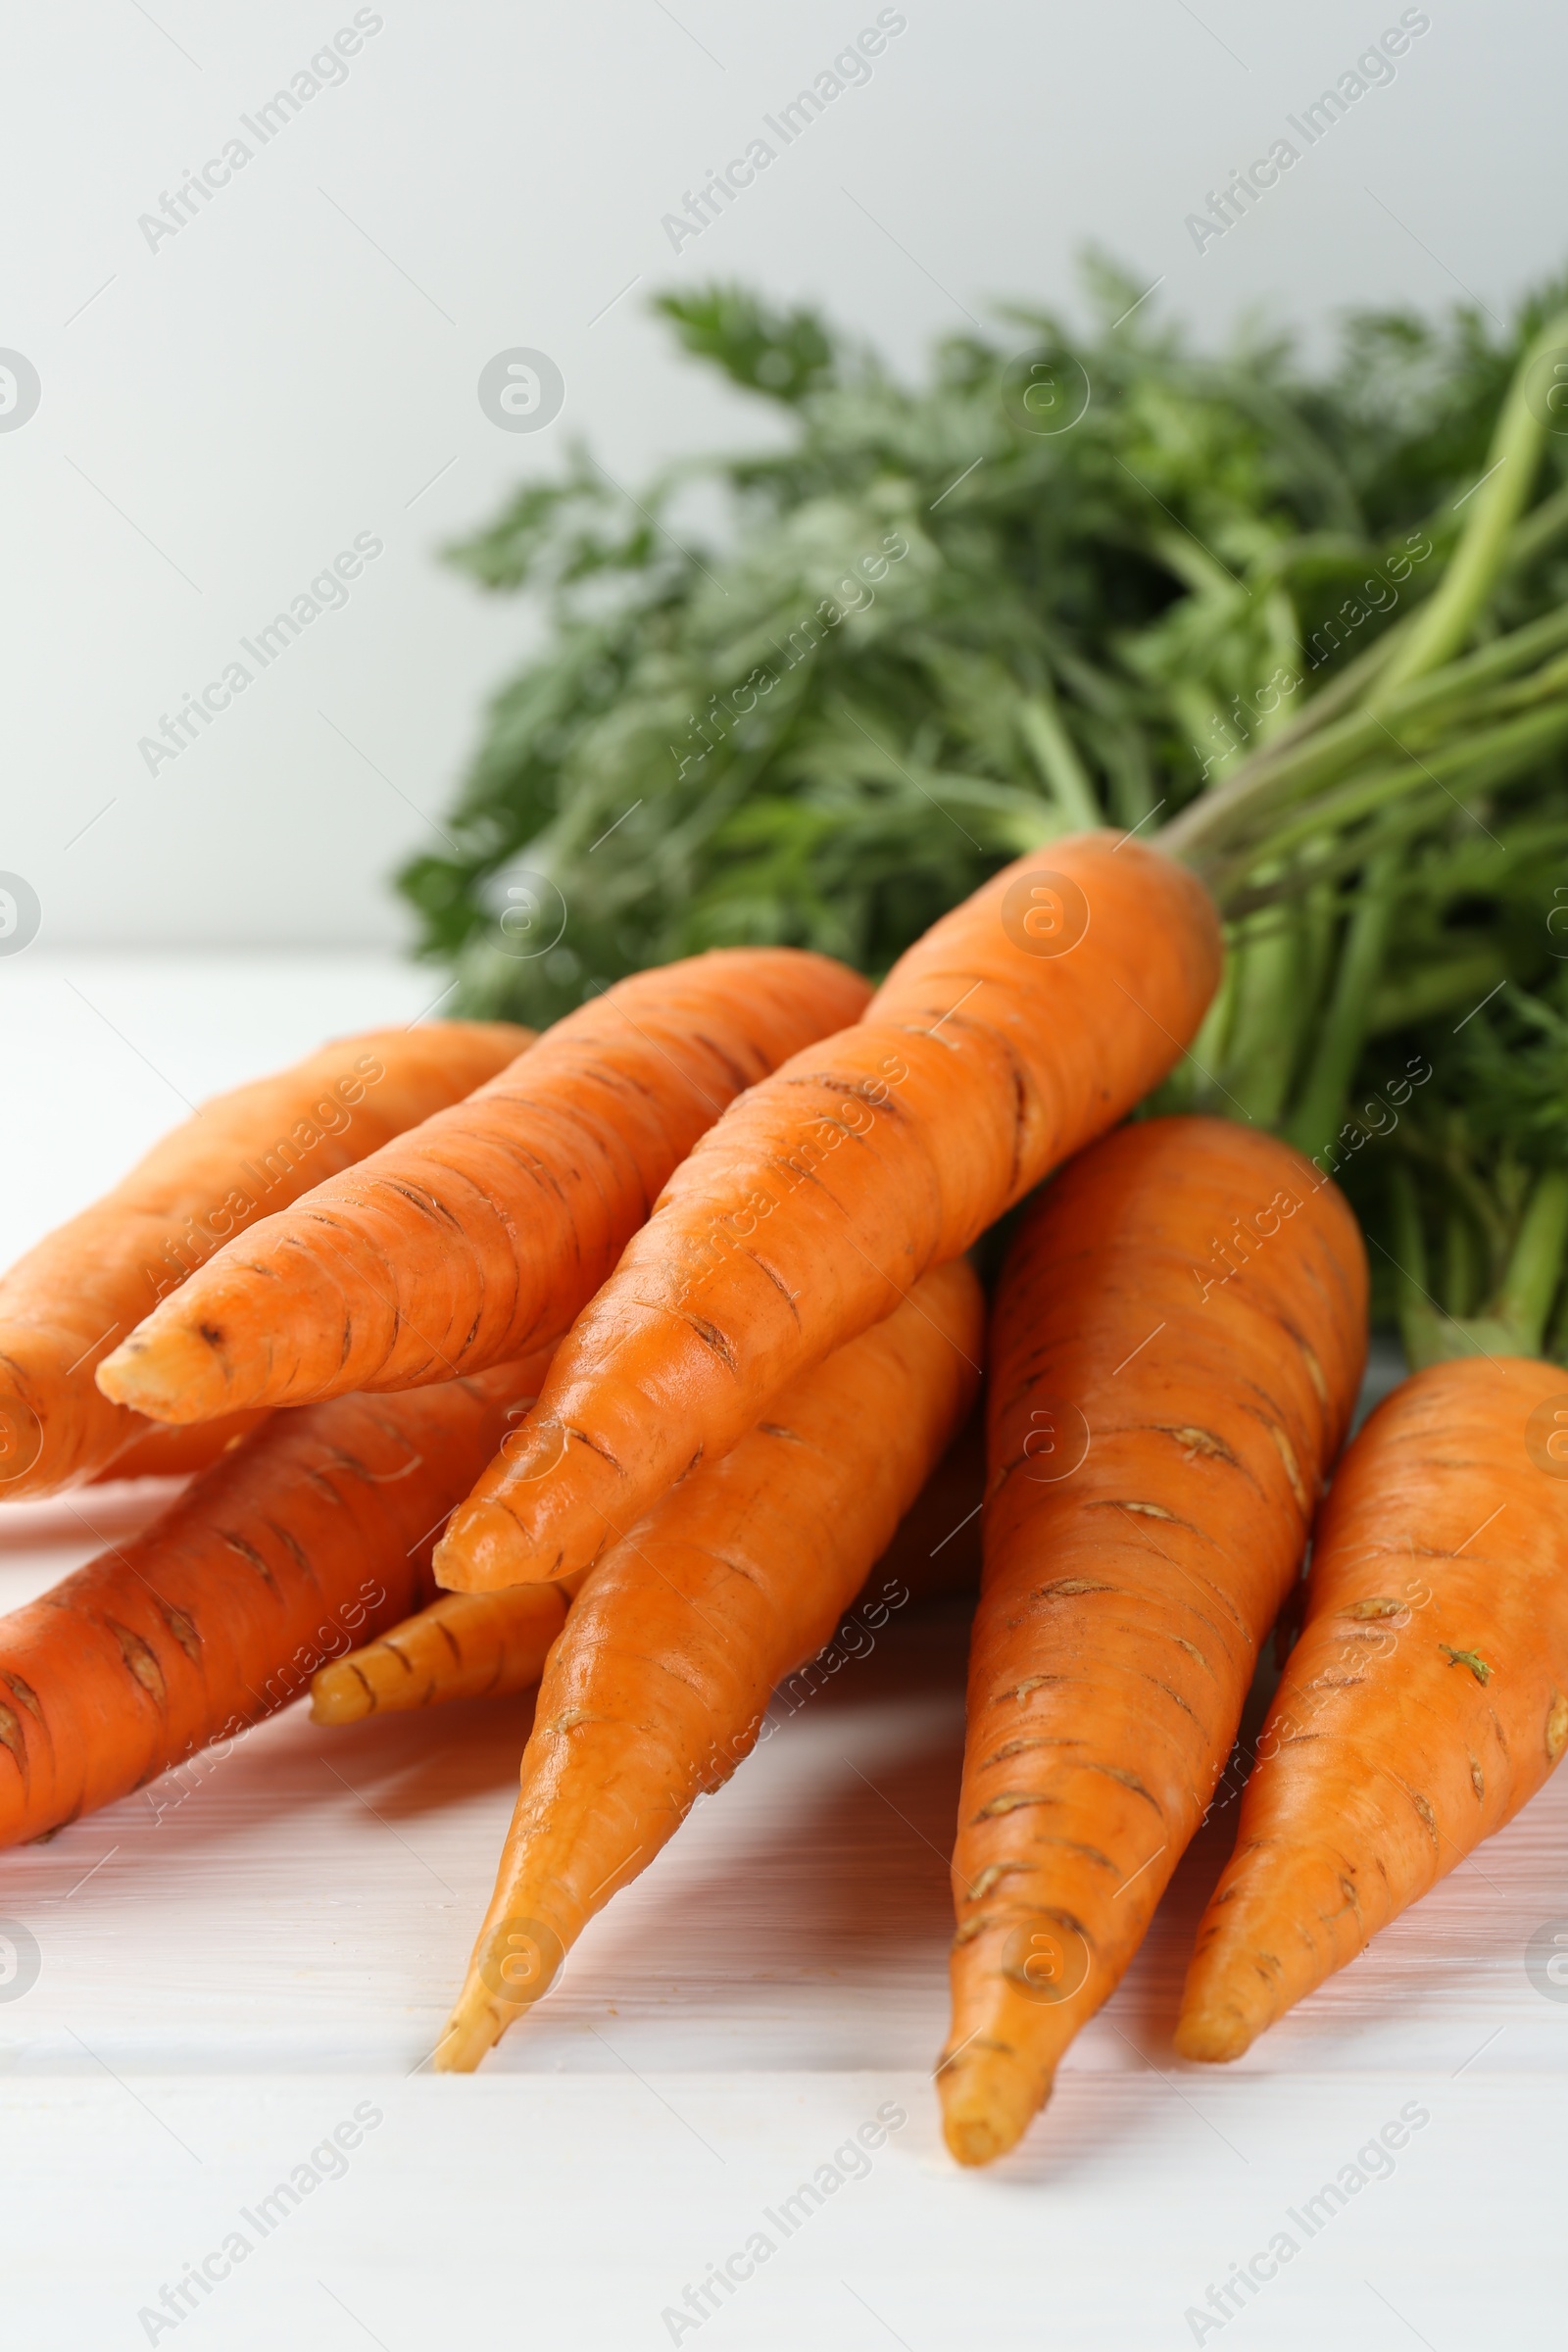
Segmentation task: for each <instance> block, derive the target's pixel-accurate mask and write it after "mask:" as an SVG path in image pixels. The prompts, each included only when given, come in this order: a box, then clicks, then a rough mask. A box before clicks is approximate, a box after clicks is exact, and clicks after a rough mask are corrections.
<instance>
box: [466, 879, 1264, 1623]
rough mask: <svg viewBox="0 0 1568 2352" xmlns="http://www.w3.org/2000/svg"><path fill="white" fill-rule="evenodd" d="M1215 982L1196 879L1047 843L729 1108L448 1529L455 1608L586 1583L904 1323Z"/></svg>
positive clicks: (1110, 1113) (1145, 1085)
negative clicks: (786, 1395)
mask: <svg viewBox="0 0 1568 2352" xmlns="http://www.w3.org/2000/svg"><path fill="white" fill-rule="evenodd" d="M1219 961H1220V944H1219V928H1218V922H1217V918H1216V916H1215V914H1214V910H1213V907H1212V906H1211V904H1210V902H1209V900H1208V898H1207V896H1206V895H1205V893H1204V891H1203V889H1202V887H1201V884H1199V883H1198V882H1197V881H1196V880H1195V879H1194V878H1193V876H1192V875H1191V874H1190V873H1188V872H1186V871H1185V870H1184V869H1183V868H1181V867H1180V866H1177V865H1175V864H1174V863H1172V862H1171V861H1170V860H1168V859H1167V858H1163V857H1162V856H1160V855H1159V853H1158V852H1156V851H1153V850H1147V849H1145V848H1144V847H1143V846H1142V844H1141V843H1139V842H1136V841H1125V842H1119V843H1118V842H1117V841H1115V840H1113V839H1112V837H1111V836H1110V835H1109V834H1106V833H1087V834H1080V835H1078V836H1076V837H1075V838H1073V839H1070V840H1062V841H1057V842H1054V843H1053V844H1052V845H1051V848H1050V850H1049V852H1043V853H1041V854H1040V855H1038V856H1036V857H1034V858H1028V859H1020V860H1019V861H1018V863H1017V864H1016V865H1013V866H1010V867H1008V868H1006V869H1005V871H1004V872H1002V873H1000V874H998V875H997V876H995V877H994V879H993V880H992V881H990V882H988V883H987V884H986V885H985V887H984V888H983V889H981V890H979V891H977V892H976V893H975V895H974V897H973V898H971V899H970V900H968V901H967V902H966V903H965V904H964V905H963V906H961V907H957V908H956V909H955V910H954V912H952V913H951V914H948V915H946V916H944V917H943V919H942V920H941V921H940V922H939V923H937V924H936V925H935V926H934V928H933V929H932V930H931V931H929V932H928V933H927V934H926V936H925V937H924V939H922V940H921V941H920V942H919V943H918V944H917V945H916V946H915V947H913V948H911V949H910V950H909V952H908V954H907V955H906V956H903V957H902V958H901V959H900V961H899V962H898V963H897V964H896V965H895V966H894V968H893V971H892V972H891V973H890V975H889V977H888V978H887V980H886V981H885V982H884V983H883V986H882V987H881V989H880V990H879V991H878V993H877V996H876V998H875V999H874V1001H873V1003H872V1004H871V1005H870V1006H869V1008H868V1010H867V1012H866V1016H865V1018H864V1019H863V1020H862V1021H861V1022H859V1023H858V1025H857V1026H856V1027H855V1028H853V1029H847V1030H845V1031H843V1032H842V1033H841V1034H840V1035H838V1036H836V1037H832V1038H829V1039H828V1040H827V1041H826V1042H825V1043H824V1044H822V1045H818V1046H812V1047H811V1048H809V1050H808V1051H807V1052H805V1053H802V1054H797V1055H796V1057H795V1058H794V1060H792V1061H789V1062H787V1063H786V1064H785V1065H784V1067H783V1068H782V1069H780V1070H778V1071H776V1072H775V1074H774V1075H773V1076H772V1077H771V1078H769V1079H768V1080H767V1081H766V1082H765V1084H763V1085H760V1086H758V1087H754V1088H753V1090H752V1092H751V1093H750V1094H749V1095H747V1096H746V1097H744V1098H743V1100H741V1101H740V1102H738V1103H734V1104H733V1105H732V1106H731V1108H730V1109H729V1110H728V1111H727V1112H726V1113H725V1115H724V1116H723V1118H721V1119H720V1120H719V1121H718V1122H717V1124H716V1125H715V1126H714V1127H713V1128H712V1129H711V1132H710V1133H709V1134H707V1135H706V1136H705V1137H704V1138H703V1140H702V1142H701V1143H700V1144H699V1145H698V1147H697V1149H696V1150H695V1151H694V1152H692V1154H691V1156H690V1157H689V1158H688V1159H687V1160H686V1161H685V1162H684V1163H683V1164H682V1166H681V1167H680V1168H678V1169H677V1170H676V1172H675V1173H674V1175H673V1176H672V1178H671V1179H670V1181H669V1183H668V1185H667V1187H666V1189H665V1193H664V1197H663V1199H662V1201H661V1202H660V1203H659V1205H658V1207H657V1209H656V1211H655V1213H654V1215H653V1216H652V1217H651V1218H650V1219H649V1221H648V1223H647V1224H646V1225H645V1226H644V1227H643V1228H642V1230H641V1231H640V1232H639V1233H637V1234H635V1235H634V1236H633V1238H632V1239H631V1241H630V1243H629V1244H628V1246H627V1249H626V1251H625V1254H624V1256H623V1257H622V1259H621V1262H620V1265H619V1266H618V1268H617V1269H616V1271H615V1273H614V1274H613V1277H612V1278H611V1280H610V1281H608V1282H607V1283H606V1284H605V1286H604V1288H603V1290H602V1291H601V1292H600V1293H599V1295H598V1297H597V1298H595V1299H593V1301H592V1303H591V1304H590V1305H589V1306H588V1308H587V1309H586V1311H585V1312H584V1313H583V1314H582V1315H581V1316H580V1317H579V1318H578V1321H577V1323H576V1325H575V1326H574V1328H573V1329H572V1331H571V1332H570V1334H569V1336H568V1337H567V1338H566V1340H565V1341H564V1343H563V1345H562V1348H561V1349H560V1351H559V1353H558V1355H557V1357H556V1360H555V1363H554V1365H553V1366H552V1368H551V1373H550V1378H549V1380H548V1381H547V1382H546V1384H545V1389H544V1391H543V1393H542V1394H541V1397H540V1399H539V1403H538V1405H537V1406H536V1408H535V1410H534V1412H533V1414H532V1415H531V1416H530V1418H529V1422H528V1424H527V1426H526V1428H525V1430H523V1431H520V1432H518V1433H517V1438H516V1441H515V1443H514V1445H512V1446H509V1448H508V1457H507V1458H506V1459H504V1460H501V1461H498V1462H496V1463H494V1464H492V1465H491V1468H490V1470H489V1471H488V1472H487V1473H486V1475H485V1477H484V1479H483V1480H481V1482H480V1484H479V1486H478V1487H477V1489H476V1490H475V1493H474V1494H473V1495H472V1496H471V1497H470V1498H469V1500H468V1501H467V1503H466V1504H465V1506H464V1507H463V1509H462V1510H460V1511H459V1512H458V1513H457V1514H456V1515H455V1517H454V1520H453V1524H452V1528H451V1531H450V1532H449V1534H448V1536H447V1538H446V1540H445V1541H444V1543H443V1544H442V1545H441V1548H440V1551H439V1553H438V1555H437V1562H436V1573H437V1575H438V1576H439V1577H440V1579H441V1581H442V1583H443V1584H445V1585H448V1586H451V1587H454V1588H457V1589H460V1590H464V1591H470V1592H481V1591H489V1590H492V1589H493V1588H494V1587H496V1586H498V1585H506V1584H514V1583H519V1582H524V1581H535V1580H540V1579H548V1578H550V1577H555V1576H564V1575H571V1574H573V1573H575V1572H576V1571H577V1570H579V1569H582V1568H585V1567H587V1566H588V1565H589V1563H590V1562H591V1561H592V1560H593V1559H594V1558H595V1557H596V1556H597V1555H598V1553H599V1552H600V1551H601V1550H602V1549H603V1547H604V1546H605V1544H608V1543H610V1542H611V1541H613V1539H614V1538H615V1537H616V1536H617V1535H618V1534H619V1532H620V1531H622V1530H623V1529H625V1528H627V1527H629V1526H630V1525H631V1524H632V1522H633V1521H634V1520H635V1519H636V1518H637V1517H638V1516H639V1514H640V1513H641V1512H642V1511H644V1510H646V1509H647V1508H648V1507H649V1505H650V1504H651V1503H653V1502H654V1501H656V1500H657V1499H658V1497H659V1495H662V1493H663V1492H664V1491H665V1489H666V1488H667V1487H669V1486H670V1484H671V1483H672V1482H673V1481H674V1480H675V1479H676V1478H678V1477H680V1476H681V1475H682V1474H683V1473H684V1472H685V1471H686V1470H687V1469H688V1468H689V1467H690V1466H691V1465H692V1463H694V1462H696V1461H699V1460H701V1459H704V1458H705V1457H706V1458H709V1459H711V1458H712V1457H713V1456H714V1455H715V1454H720V1453H722V1452H723V1451H724V1450H725V1449H726V1448H727V1447H728V1446H732V1445H734V1444H735V1443H736V1441H737V1440H738V1439H739V1438H740V1437H741V1436H742V1435H743V1434H744V1433H745V1431H746V1430H747V1429H749V1428H750V1427H751V1426H752V1425H753V1424H754V1423H755V1422H756V1421H757V1419H758V1418H759V1416H760V1414H761V1413H762V1411H763V1410H764V1409H765V1408H766V1405H767V1400H768V1398H769V1397H771V1396H773V1395H774V1394H776V1392H777V1391H778V1390H779V1389H781V1388H782V1387H783V1386H784V1385H785V1383H786V1382H788V1381H791V1380H793V1379H795V1378H797V1377H798V1376H799V1375H800V1374H801V1373H802V1372H803V1371H806V1370H808V1369H809V1367H810V1366H811V1365H812V1364H814V1363H820V1362H821V1361H822V1359H823V1358H824V1357H825V1356H826V1355H828V1354H829V1353H831V1351H832V1350H833V1349H834V1348H837V1347H840V1346H842V1345H843V1343H844V1342H845V1341H847V1340H849V1339H852V1338H854V1337H855V1336H856V1334H857V1333H858V1332H861V1331H864V1330H865V1329H866V1328H867V1327H868V1326H869V1325H871V1324H872V1323H874V1322H876V1321H877V1320H878V1318H879V1317H880V1316H883V1315H885V1314H888V1313H889V1312H890V1311H891V1310H892V1309H893V1308H894V1307H895V1306H896V1305H897V1304H898V1302H899V1300H900V1299H902V1298H905V1297H907V1295H908V1293H909V1291H910V1290H911V1289H912V1287H913V1285H914V1284H915V1283H916V1282H917V1281H918V1279H919V1277H920V1276H921V1274H922V1273H923V1272H924V1271H925V1269H926V1268H927V1267H929V1266H932V1265H940V1264H942V1263H944V1262H945V1261H946V1260H948V1259H950V1258H952V1257H955V1256H956V1255H957V1254H958V1253H959V1252H960V1251H961V1250H965V1249H967V1248H968V1247H969V1245H970V1244H971V1243H972V1242H973V1241H974V1240H975V1239H976V1237H977V1236H978V1235H979V1234H980V1233H982V1232H983V1231H984V1229H985V1228H986V1227H987V1226H988V1225H989V1224H991V1223H992V1221H993V1220H994V1219H995V1218H996V1217H998V1216H999V1215H1000V1214H1001V1213H1002V1211H1003V1210H1004V1209H1005V1208H1006V1207H1007V1206H1008V1205H1009V1203H1010V1202H1012V1201H1017V1200H1019V1199H1021V1197H1022V1196H1023V1195H1024V1194H1025V1193H1027V1192H1028V1191H1029V1190H1030V1189H1031V1188H1032V1187H1033V1186H1034V1185H1036V1184H1037V1183H1038V1182H1039V1181H1040V1179H1041V1177H1042V1176H1044V1175H1045V1174H1046V1172H1047V1171H1048V1170H1049V1169H1050V1168H1052V1167H1054V1165H1055V1164H1056V1162H1057V1161H1058V1160H1060V1159H1062V1158H1064V1157H1066V1156H1067V1154H1068V1153H1070V1152H1074V1151H1076V1150H1077V1149H1078V1148H1079V1147H1080V1146H1082V1145H1083V1144H1085V1143H1087V1142H1088V1141H1089V1140H1090V1139H1091V1138H1092V1137H1094V1136H1095V1135H1098V1134H1100V1133H1101V1132H1102V1131H1103V1129H1104V1128H1106V1127H1108V1126H1110V1125H1111V1124H1112V1123H1113V1122H1114V1121H1115V1120H1116V1119H1118V1118H1119V1117H1120V1116H1121V1115H1122V1114H1123V1112H1125V1111H1126V1110H1128V1109H1129V1108H1130V1107H1131V1106H1132V1105H1133V1103H1136V1102H1137V1101H1138V1100H1139V1099H1140V1097H1141V1096H1143V1095H1144V1094H1145V1093H1146V1092H1147V1091H1148V1089H1149V1088H1150V1087H1151V1086H1152V1085H1153V1083H1154V1082H1155V1081H1156V1080H1157V1079H1158V1078H1160V1077H1162V1076H1163V1074H1164V1073H1165V1071H1166V1070H1167V1069H1168V1068H1169V1066H1170V1064H1171V1063H1172V1062H1173V1061H1174V1060H1175V1059H1176V1058H1177V1056H1178V1054H1180V1053H1181V1050H1182V1048H1183V1046H1184V1045H1185V1043H1186V1041H1187V1040H1188V1039H1189V1038H1191V1037H1192V1036H1193V1034H1194V1032H1195V1031H1196V1029H1197V1027H1198V1024H1199V1021H1200V1020H1201V1016H1202V1011H1203V1007H1204V1005H1206V1004H1207V1003H1208V1000H1209V997H1210V996H1211V995H1212V993H1213V989H1214V984H1215V981H1216V979H1217V977H1218V972H1219Z"/></svg>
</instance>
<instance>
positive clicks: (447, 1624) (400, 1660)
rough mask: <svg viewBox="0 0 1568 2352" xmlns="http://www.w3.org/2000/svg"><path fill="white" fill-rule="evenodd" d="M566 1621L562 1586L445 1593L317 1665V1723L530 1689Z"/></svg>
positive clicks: (313, 1705) (354, 1719)
mask: <svg viewBox="0 0 1568 2352" xmlns="http://www.w3.org/2000/svg"><path fill="white" fill-rule="evenodd" d="M565 1622H566V1594H565V1592H564V1589H563V1588H562V1587H561V1586H560V1585H515V1586H514V1587H513V1588H512V1590H511V1591H510V1592H506V1593H438V1594H437V1596H436V1598H435V1599H434V1600H432V1601H431V1602H430V1603H429V1605H428V1607H426V1608H422V1609H420V1610H419V1611H418V1613H417V1616H413V1617H405V1618H404V1619H403V1621H402V1622H401V1624H399V1625H395V1626H394V1627H393V1628H392V1631H391V1632H390V1633H387V1634H381V1635H380V1636H378V1637H377V1639H376V1640H375V1641H373V1642H367V1643H366V1644H365V1646H364V1648H363V1649H356V1650H355V1651H354V1652H353V1654H352V1656H350V1657H346V1658H333V1659H330V1660H329V1661H328V1662H327V1664H326V1665H324V1666H319V1667H318V1668H317V1670H316V1674H315V1676H314V1678H313V1679H312V1682H311V1721H312V1722H313V1723H358V1722H359V1721H360V1720H361V1719H362V1717H364V1716H366V1715H376V1714H380V1715H395V1714H401V1713H403V1712H404V1711H406V1710H407V1709H409V1708H411V1707H433V1706H437V1705H439V1704H440V1703H441V1702H442V1701H443V1700H445V1699H449V1698H504V1697H507V1696H508V1695H510V1694H511V1693H512V1692H514V1691H531V1690H532V1689H533V1687H534V1685H535V1683H536V1682H537V1681H538V1680H539V1677H540V1676H541V1675H542V1674H543V1672H544V1670H545V1660H546V1658H547V1657H548V1656H549V1654H550V1644H551V1643H552V1642H554V1640H555V1638H556V1636H557V1635H558V1634H559V1633H560V1631H561V1629H562V1627H563V1626H564V1624H565Z"/></svg>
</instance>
